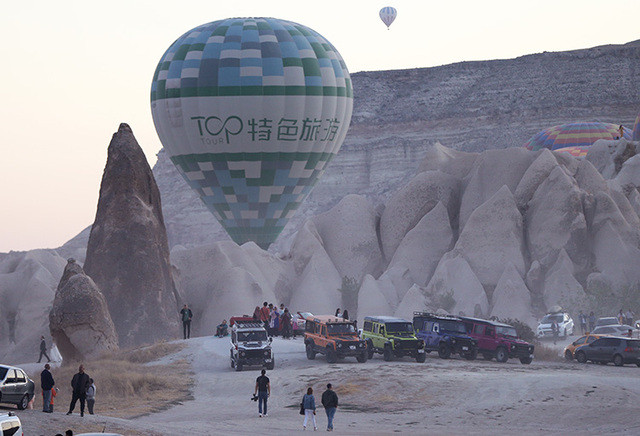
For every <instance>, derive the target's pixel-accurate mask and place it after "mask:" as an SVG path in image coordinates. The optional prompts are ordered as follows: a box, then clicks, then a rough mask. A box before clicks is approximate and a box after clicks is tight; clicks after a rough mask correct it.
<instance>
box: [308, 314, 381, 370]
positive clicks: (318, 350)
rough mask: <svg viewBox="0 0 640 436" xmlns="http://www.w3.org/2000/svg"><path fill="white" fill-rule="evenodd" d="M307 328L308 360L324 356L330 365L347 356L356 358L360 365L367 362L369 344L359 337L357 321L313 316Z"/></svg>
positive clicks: (330, 316) (331, 316)
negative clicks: (320, 355)
mask: <svg viewBox="0 0 640 436" xmlns="http://www.w3.org/2000/svg"><path fill="white" fill-rule="evenodd" d="M305 328H306V330H305V332H304V346H305V350H306V352H307V359H309V360H313V359H315V358H316V354H324V355H325V356H326V358H327V362H328V363H335V362H337V361H338V359H339V358H342V357H347V356H353V357H355V358H356V359H357V360H358V362H360V363H364V362H366V361H367V358H368V353H367V343H366V342H365V341H364V340H362V339H360V338H359V337H358V329H357V328H356V323H355V321H349V320H347V319H343V318H338V317H336V316H333V315H313V316H311V317H309V318H307V323H306V326H305Z"/></svg>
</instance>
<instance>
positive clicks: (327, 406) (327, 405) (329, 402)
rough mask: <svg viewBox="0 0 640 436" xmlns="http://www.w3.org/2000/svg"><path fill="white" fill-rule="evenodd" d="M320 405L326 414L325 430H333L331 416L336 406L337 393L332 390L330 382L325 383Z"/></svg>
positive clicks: (333, 414)
mask: <svg viewBox="0 0 640 436" xmlns="http://www.w3.org/2000/svg"><path fill="white" fill-rule="evenodd" d="M322 405H323V406H324V411H325V412H326V414H327V431H333V417H334V416H335V414H336V409H337V408H338V395H337V394H336V393H335V392H334V391H333V389H332V386H331V383H329V384H327V390H326V391H324V392H323V393H322Z"/></svg>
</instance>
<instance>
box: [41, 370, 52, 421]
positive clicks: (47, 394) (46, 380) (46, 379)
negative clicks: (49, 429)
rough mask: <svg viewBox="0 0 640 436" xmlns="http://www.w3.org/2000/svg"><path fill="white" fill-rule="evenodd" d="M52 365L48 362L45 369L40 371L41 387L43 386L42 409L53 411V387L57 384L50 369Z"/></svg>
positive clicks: (48, 411) (47, 411)
mask: <svg viewBox="0 0 640 436" xmlns="http://www.w3.org/2000/svg"><path fill="white" fill-rule="evenodd" d="M50 368H51V367H50V366H49V364H48V363H46V364H45V365H44V370H43V371H42V372H41V373H40V387H41V388H42V411H43V412H46V413H51V412H53V410H51V389H53V386H54V385H55V384H56V382H55V381H53V376H52V375H51V372H50V371H49V369H50Z"/></svg>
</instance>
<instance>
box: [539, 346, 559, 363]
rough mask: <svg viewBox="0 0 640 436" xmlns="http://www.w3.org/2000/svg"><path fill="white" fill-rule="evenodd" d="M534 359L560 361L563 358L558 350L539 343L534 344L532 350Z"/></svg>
mask: <svg viewBox="0 0 640 436" xmlns="http://www.w3.org/2000/svg"><path fill="white" fill-rule="evenodd" d="M533 356H534V359H535V360H539V361H541V362H562V361H564V358H563V357H562V356H560V355H559V354H558V350H557V349H555V348H552V347H548V346H546V345H542V344H540V343H538V344H536V346H535V348H534V350H533Z"/></svg>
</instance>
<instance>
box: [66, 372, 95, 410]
mask: <svg viewBox="0 0 640 436" xmlns="http://www.w3.org/2000/svg"><path fill="white" fill-rule="evenodd" d="M90 380H91V379H90V378H89V376H88V375H87V374H85V372H84V366H82V365H80V367H79V368H78V373H77V374H76V375H74V376H73V379H72V380H71V387H72V388H73V394H72V396H71V404H70V405H69V411H68V412H67V415H71V412H73V409H74V408H75V407H76V402H77V401H78V400H80V416H84V402H85V400H86V399H87V388H88V387H89V386H91V381H90Z"/></svg>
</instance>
